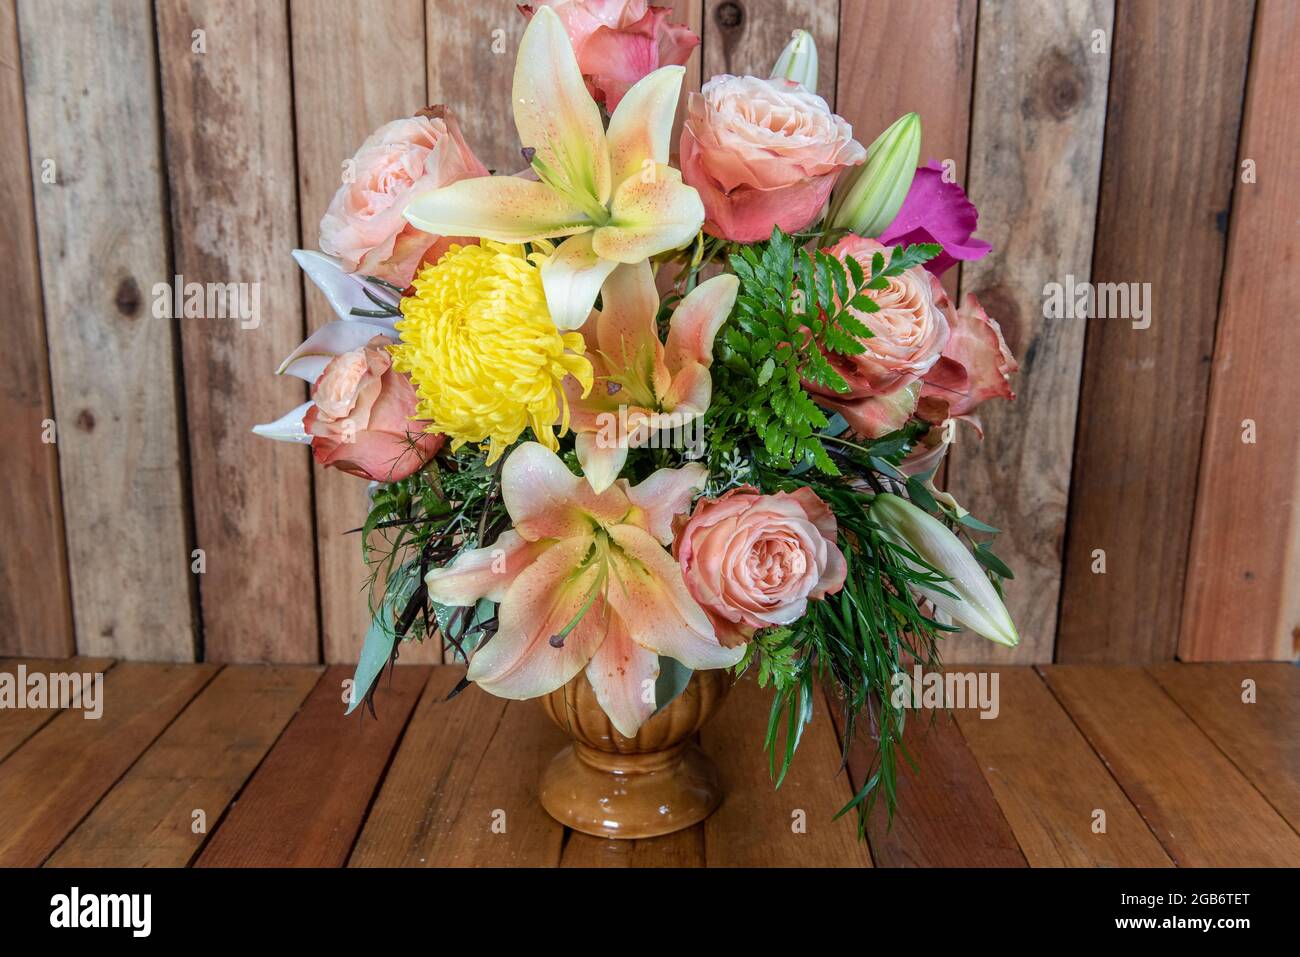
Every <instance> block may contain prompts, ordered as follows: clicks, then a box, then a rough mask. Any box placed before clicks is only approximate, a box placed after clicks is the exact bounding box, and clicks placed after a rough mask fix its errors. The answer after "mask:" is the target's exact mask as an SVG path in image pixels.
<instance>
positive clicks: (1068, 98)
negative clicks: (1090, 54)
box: [1039, 50, 1087, 120]
mask: <svg viewBox="0 0 1300 957" xmlns="http://www.w3.org/2000/svg"><path fill="white" fill-rule="evenodd" d="M1039 91H1040V93H1039V99H1040V102H1041V103H1042V107H1043V112H1045V113H1046V114H1047V115H1048V116H1051V117H1052V118H1054V119H1056V120H1064V119H1065V118H1066V117H1068V116H1070V115H1071V114H1073V113H1075V112H1077V111H1078V109H1079V107H1080V106H1081V105H1082V103H1083V97H1084V94H1085V92H1086V91H1087V80H1086V78H1085V77H1084V75H1083V73H1082V71H1080V69H1079V67H1078V65H1077V64H1076V63H1075V62H1074V61H1073V60H1071V59H1070V58H1069V57H1068V56H1066V55H1065V54H1064V53H1062V52H1061V51H1060V50H1053V51H1052V52H1051V53H1049V54H1048V55H1047V56H1046V57H1045V58H1044V60H1043V64H1042V66H1041V67H1040V69H1039Z"/></svg>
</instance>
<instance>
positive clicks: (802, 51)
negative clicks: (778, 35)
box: [772, 30, 817, 93]
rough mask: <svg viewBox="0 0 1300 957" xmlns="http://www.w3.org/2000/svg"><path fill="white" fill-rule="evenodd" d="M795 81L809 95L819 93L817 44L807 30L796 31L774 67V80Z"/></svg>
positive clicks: (791, 35)
mask: <svg viewBox="0 0 1300 957" xmlns="http://www.w3.org/2000/svg"><path fill="white" fill-rule="evenodd" d="M778 78H780V79H783V80H794V82H796V83H798V84H799V85H800V86H802V87H803V88H804V89H805V90H807V91H808V92H809V93H816V92H817V44H816V43H815V42H814V41H813V37H812V34H811V33H809V32H808V31H807V30H795V31H794V33H792V34H790V42H789V43H787V44H786V45H785V49H784V50H782V51H781V55H780V56H779V57H777V58H776V66H774V67H772V79H774V80H775V79H778Z"/></svg>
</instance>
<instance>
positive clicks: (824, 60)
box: [703, 0, 840, 109]
mask: <svg viewBox="0 0 1300 957" xmlns="http://www.w3.org/2000/svg"><path fill="white" fill-rule="evenodd" d="M839 18H840V0H705V3H704V43H703V46H704V81H705V82H706V83H707V82H708V80H709V78H710V77H712V76H717V75H718V74H719V73H730V74H732V75H734V76H746V75H748V76H764V77H765V76H767V75H769V74H770V73H771V72H772V67H773V66H774V65H775V64H776V58H777V57H778V56H780V55H781V51H782V50H783V49H785V45H786V44H787V43H789V42H790V34H791V33H793V32H794V31H795V30H807V31H808V32H809V33H811V34H812V36H813V40H815V41H816V43H817V93H818V94H819V95H820V96H821V97H823V98H824V99H825V100H826V102H827V103H829V104H830V105H831V108H832V109H834V108H835V52H836V48H837V45H838V44H837V40H838V36H839V28H840V24H839Z"/></svg>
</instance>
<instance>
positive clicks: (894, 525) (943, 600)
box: [870, 493, 1020, 648]
mask: <svg viewBox="0 0 1300 957" xmlns="http://www.w3.org/2000/svg"><path fill="white" fill-rule="evenodd" d="M870 512H871V517H872V518H873V519H875V521H876V523H877V524H879V525H880V527H881V528H883V529H884V531H885V534H886V535H888V536H889V537H890V538H892V539H893V540H894V541H896V542H897V543H898V544H900V545H904V546H906V547H907V548H909V549H911V550H912V551H913V552H914V553H915V554H916V555H917V557H919V558H920V559H921V560H922V561H924V562H925V563H926V564H928V565H930V566H931V567H933V568H935V569H938V571H939V572H940V573H941V574H943V575H944V576H945V577H946V578H947V579H948V581H947V583H945V584H944V585H943V586H942V587H943V588H944V589H945V590H946V591H948V592H951V593H952V594H948V595H945V594H943V592H940V591H937V590H935V589H933V588H925V587H923V586H915V585H914V586H911V587H912V589H913V590H914V591H915V592H916V593H917V594H919V595H921V596H922V597H923V598H927V599H929V600H930V601H931V602H932V603H933V604H934V606H935V607H936V608H938V609H939V610H940V611H942V612H945V613H947V614H948V615H950V616H952V618H953V619H954V620H956V621H958V622H960V623H961V624H963V625H965V626H966V627H967V628H969V629H970V630H971V631H973V632H975V633H976V634H979V635H983V636H984V637H985V638H987V639H989V640H990V641H994V642H997V643H998V644H999V645H1006V646H1007V647H1008V648H1014V647H1015V646H1016V645H1018V644H1020V635H1019V634H1017V632H1016V626H1015V624H1014V622H1012V620H1011V615H1010V614H1008V613H1007V609H1006V606H1005V605H1003V604H1002V599H1000V598H999V597H998V593H997V590H996V589H994V587H993V583H992V582H990V581H989V580H988V576H987V575H985V574H984V569H983V568H981V567H980V564H979V562H978V561H976V560H975V556H974V555H972V554H971V553H970V551H969V550H967V548H966V546H965V545H963V544H962V543H961V539H959V538H958V537H957V536H956V535H954V534H953V533H952V532H951V531H949V530H948V527H947V526H946V525H944V524H943V522H941V521H939V520H938V519H937V518H935V517H934V516H932V515H930V514H928V513H927V512H924V511H922V510H921V509H919V508H917V507H916V506H915V505H913V504H912V503H911V502H909V501H907V500H906V499H904V498H900V497H899V496H897V495H890V494H888V493H885V494H881V495H877V496H876V497H875V499H874V500H873V501H872V503H871V508H870ZM911 564H912V566H913V567H915V568H916V569H917V570H918V571H921V570H923V569H922V568H921V567H920V566H919V565H917V564H916V563H915V562H912V563H911ZM954 596H955V597H954Z"/></svg>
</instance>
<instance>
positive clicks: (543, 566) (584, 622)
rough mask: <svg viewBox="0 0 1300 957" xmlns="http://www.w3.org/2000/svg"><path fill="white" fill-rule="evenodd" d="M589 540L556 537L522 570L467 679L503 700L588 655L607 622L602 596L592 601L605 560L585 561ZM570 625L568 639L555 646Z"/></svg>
mask: <svg viewBox="0 0 1300 957" xmlns="http://www.w3.org/2000/svg"><path fill="white" fill-rule="evenodd" d="M591 544H592V537H591V536H590V535H586V536H579V537H577V538H571V539H568V540H567V541H563V542H559V543H557V544H556V545H554V546H553V547H552V548H549V549H547V551H546V552H545V554H543V555H542V556H541V557H540V558H539V559H538V560H537V561H535V562H533V563H532V564H531V565H529V566H528V567H527V568H525V569H524V570H523V571H522V572H521V573H520V575H519V577H518V578H516V579H515V580H514V583H513V584H512V585H511V586H510V588H509V589H508V590H507V591H506V594H505V597H504V598H502V600H501V605H500V606H499V608H498V610H497V613H498V618H499V621H500V628H499V629H498V630H497V633H496V634H495V635H494V636H492V638H491V639H490V640H489V641H488V642H487V643H486V644H483V645H480V646H479V647H478V649H477V650H476V651H475V652H474V654H473V656H472V657H471V658H470V661H469V671H468V673H467V674H466V677H467V678H468V679H469V680H470V681H476V682H478V684H480V685H481V686H482V687H483V689H484V690H485V691H489V692H491V693H492V694H494V695H497V696H498V697H501V698H516V699H522V698H536V697H537V696H539V695H544V694H548V693H550V692H552V691H554V690H555V689H556V688H558V687H560V686H561V685H563V684H564V683H565V682H566V681H568V680H569V679H570V678H572V677H573V676H574V675H576V674H577V673H578V672H579V671H581V670H582V669H583V666H585V665H586V664H587V662H588V661H590V660H591V656H592V655H593V654H595V653H596V649H597V648H599V647H600V643H601V642H602V641H603V640H604V639H605V633H606V628H607V624H608V621H607V612H606V608H605V603H604V601H602V600H601V598H600V597H599V596H598V595H597V597H596V598H595V600H594V601H593V600H591V596H592V591H593V589H595V588H596V587H597V586H598V585H599V581H600V574H601V563H600V562H593V563H591V564H588V565H585V566H581V567H580V562H581V561H582V559H583V558H584V557H585V556H586V554H587V552H588V551H589V550H590V548H591ZM584 609H585V611H584ZM575 621H576V624H574V622H575ZM571 625H572V626H573V627H572V630H571V631H569V632H568V634H565V635H564V638H563V643H562V644H561V645H559V646H558V647H557V646H556V645H554V644H552V642H551V639H552V638H553V637H555V636H557V635H561V634H563V633H564V632H565V630H566V629H568V628H569V627H570V626H571Z"/></svg>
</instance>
